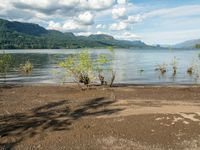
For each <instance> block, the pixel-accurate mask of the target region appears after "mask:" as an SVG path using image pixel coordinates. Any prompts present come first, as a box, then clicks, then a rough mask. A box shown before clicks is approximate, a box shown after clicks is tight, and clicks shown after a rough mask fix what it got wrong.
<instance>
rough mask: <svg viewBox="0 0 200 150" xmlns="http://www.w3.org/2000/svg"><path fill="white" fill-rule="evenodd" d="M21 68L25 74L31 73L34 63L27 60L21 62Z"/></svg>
mask: <svg viewBox="0 0 200 150" xmlns="http://www.w3.org/2000/svg"><path fill="white" fill-rule="evenodd" d="M20 70H21V72H22V73H24V74H31V73H32V70H33V64H32V63H31V62H30V61H29V60H27V61H26V62H25V63H24V64H20Z"/></svg>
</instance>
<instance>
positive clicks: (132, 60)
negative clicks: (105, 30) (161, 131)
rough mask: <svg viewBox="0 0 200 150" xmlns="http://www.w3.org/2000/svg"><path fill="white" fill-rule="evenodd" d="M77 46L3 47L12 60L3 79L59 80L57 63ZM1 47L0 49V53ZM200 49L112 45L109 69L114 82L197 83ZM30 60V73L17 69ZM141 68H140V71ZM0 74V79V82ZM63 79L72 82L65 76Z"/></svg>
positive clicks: (61, 74)
mask: <svg viewBox="0 0 200 150" xmlns="http://www.w3.org/2000/svg"><path fill="white" fill-rule="evenodd" d="M79 51H80V50H71V49H70V50H69V49H67V50H65V49H63V50H5V52H6V53H10V54H11V55H12V56H13V58H14V62H15V69H12V70H11V71H10V72H9V73H8V76H7V81H6V82H7V83H13V84H15V83H18V84H19V83H23V84H38V83H40V84H41V83H52V84H55V83H60V82H62V81H63V80H62V79H61V78H62V76H63V73H64V72H63V70H62V69H60V68H59V67H58V65H57V63H58V62H59V61H61V60H64V59H65V58H66V57H67V56H69V55H71V54H75V53H77V52H79ZM2 52H3V50H0V53H2ZM89 52H90V53H92V56H93V57H94V58H95V57H96V56H97V55H99V54H101V53H102V54H108V55H110V52H109V51H108V50H105V49H95V50H90V51H89ZM199 53H200V50H162V49H160V50H148V49H146V50H141V49H138V50H131V49H128V50H127V49H116V50H115V54H114V60H113V69H114V70H115V71H116V80H115V83H125V84H196V83H198V79H197V72H198V70H200V69H198V68H199V65H200V63H199V58H198V54H199ZM174 57H176V58H177V60H178V61H177V68H178V69H177V74H176V76H173V70H172V65H171V63H172V60H173V59H174ZM26 60H30V61H31V62H32V63H33V65H34V69H33V72H32V74H31V75H24V74H22V73H21V72H20V71H19V69H18V68H19V65H20V64H21V63H24V62H25V61H26ZM163 63H165V64H167V72H166V74H164V75H161V74H160V72H159V71H155V68H157V66H158V65H159V64H163ZM190 66H193V67H195V68H196V73H195V74H193V75H189V74H187V69H188V68H189V67H190ZM141 70H143V71H141ZM3 80H4V79H3V78H1V79H0V82H3ZM65 82H72V79H70V78H68V79H67V80H65Z"/></svg>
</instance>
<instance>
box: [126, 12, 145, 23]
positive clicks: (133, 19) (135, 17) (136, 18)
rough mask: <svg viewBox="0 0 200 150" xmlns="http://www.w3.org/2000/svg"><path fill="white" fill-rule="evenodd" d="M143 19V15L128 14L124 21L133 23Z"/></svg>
mask: <svg viewBox="0 0 200 150" xmlns="http://www.w3.org/2000/svg"><path fill="white" fill-rule="evenodd" d="M142 20H143V16H141V15H139V14H138V15H135V16H128V19H127V20H126V22H128V23H130V24H134V23H137V22H141V21H142Z"/></svg>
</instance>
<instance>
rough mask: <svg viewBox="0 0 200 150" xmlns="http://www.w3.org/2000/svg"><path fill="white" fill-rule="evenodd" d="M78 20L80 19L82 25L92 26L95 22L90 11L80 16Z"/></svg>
mask: <svg viewBox="0 0 200 150" xmlns="http://www.w3.org/2000/svg"><path fill="white" fill-rule="evenodd" d="M78 19H79V21H80V23H82V24H84V25H91V24H93V23H94V22H93V19H94V16H93V15H92V14H91V12H89V11H86V12H84V13H82V14H80V15H79V16H78Z"/></svg>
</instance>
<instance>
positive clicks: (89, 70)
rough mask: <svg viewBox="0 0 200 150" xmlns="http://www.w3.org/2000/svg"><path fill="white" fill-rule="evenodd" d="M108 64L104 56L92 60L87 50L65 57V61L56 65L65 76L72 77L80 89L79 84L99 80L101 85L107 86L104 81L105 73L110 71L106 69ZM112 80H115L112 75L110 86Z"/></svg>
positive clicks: (87, 83)
mask: <svg viewBox="0 0 200 150" xmlns="http://www.w3.org/2000/svg"><path fill="white" fill-rule="evenodd" d="M109 62H110V61H109V59H108V57H107V56H106V55H103V54H101V55H99V56H98V57H97V58H96V59H94V58H92V56H91V54H89V52H88V51H87V50H83V51H81V52H80V53H78V54H76V55H73V56H69V57H67V59H66V60H64V61H61V62H60V63H59V64H58V65H59V66H60V67H62V68H64V69H65V70H66V73H67V76H68V77H72V78H73V80H74V81H75V82H76V83H78V85H79V86H80V87H81V85H80V83H83V84H84V85H89V84H90V83H91V82H92V81H93V80H96V79H99V81H100V83H101V85H105V84H107V81H106V80H105V71H106V70H109V71H110V70H111V69H110V68H109V67H108V66H109ZM106 65H107V66H106ZM106 68H107V69H106ZM114 79H115V78H113V75H112V79H111V83H112V84H113V82H114Z"/></svg>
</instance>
